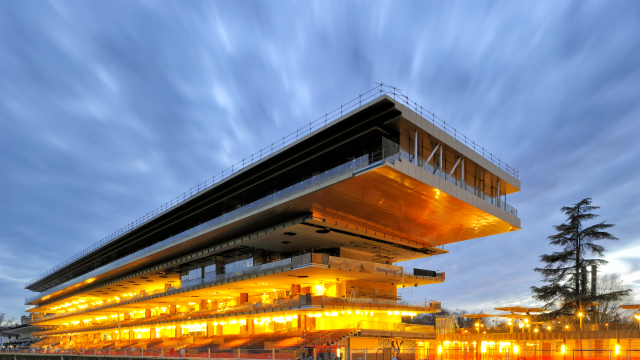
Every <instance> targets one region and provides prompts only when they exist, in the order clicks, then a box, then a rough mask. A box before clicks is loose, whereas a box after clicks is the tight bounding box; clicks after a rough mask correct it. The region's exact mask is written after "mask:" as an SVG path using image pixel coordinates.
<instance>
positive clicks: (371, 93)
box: [25, 84, 518, 287]
mask: <svg viewBox="0 0 640 360" xmlns="http://www.w3.org/2000/svg"><path fill="white" fill-rule="evenodd" d="M378 85H379V86H376V87H374V88H373V89H370V90H368V91H366V92H365V93H363V94H361V95H359V96H358V97H356V98H354V99H352V100H350V101H348V102H346V103H345V104H341V105H340V107H339V108H335V109H334V110H333V111H330V112H328V113H325V115H324V116H321V117H319V118H317V119H316V120H314V121H311V122H310V123H309V124H308V125H306V126H304V127H302V128H300V129H298V130H296V131H295V132H292V133H290V134H289V135H286V136H283V137H282V139H281V140H278V141H276V142H273V143H271V144H270V145H269V146H266V147H265V148H263V149H261V150H260V151H257V152H255V153H253V154H251V156H247V157H246V158H243V159H242V160H241V161H238V162H237V163H236V164H234V165H231V167H229V168H227V169H225V170H223V171H221V172H220V173H218V174H217V175H215V176H213V177H212V178H210V179H208V180H206V181H205V182H203V183H201V184H198V185H197V186H194V187H192V188H190V189H189V190H187V191H185V192H184V193H182V194H180V195H179V196H177V197H176V198H174V199H172V200H170V201H169V202H167V203H165V204H164V205H162V206H160V207H159V208H157V209H155V210H153V211H151V212H149V213H147V214H145V215H144V216H142V217H140V218H139V219H137V220H136V221H133V222H131V223H130V224H127V225H126V226H124V227H123V228H121V229H119V230H117V231H116V232H114V233H112V234H111V235H109V236H107V237H106V238H104V239H102V240H100V241H98V242H96V243H95V244H93V245H91V246H90V247H88V248H86V249H85V250H83V251H81V252H79V253H77V254H75V255H73V256H71V257H70V258H68V259H67V260H65V261H63V262H61V263H60V264H58V265H56V266H54V267H53V268H51V269H50V270H48V271H46V272H44V273H42V274H41V275H39V276H38V277H36V278H35V279H33V280H30V281H29V282H27V283H26V284H25V287H29V286H30V285H32V284H34V283H36V282H38V281H40V280H42V279H43V278H45V277H47V276H48V275H50V274H52V273H54V272H55V271H57V270H59V269H61V268H63V267H64V266H66V265H68V264H70V263H72V262H73V261H75V260H77V259H80V258H82V257H83V256H85V255H87V254H89V253H91V252H93V251H94V250H96V249H99V248H101V247H102V246H104V245H106V244H108V243H110V242H112V241H114V240H115V239H117V238H119V237H120V236H121V235H123V234H126V233H128V232H129V231H131V230H133V229H135V228H137V227H138V226H139V225H141V224H144V223H146V222H147V221H149V220H150V219H152V218H154V217H156V216H158V215H159V214H161V213H163V212H165V211H167V210H169V209H171V208H173V207H174V206H177V205H179V204H181V203H183V202H184V201H186V200H188V199H190V198H192V197H194V196H196V195H198V194H200V193H202V192H203V191H205V190H208V189H210V188H211V187H212V186H214V185H215V184H217V183H219V182H220V181H222V180H224V179H226V178H228V177H229V176H231V175H233V174H234V173H237V172H238V171H240V170H242V169H244V168H246V167H248V166H250V165H252V164H253V163H255V162H256V161H259V160H261V159H264V158H265V157H267V156H269V155H271V154H273V153H274V152H276V151H278V150H281V149H282V148H284V147H285V146H287V145H289V144H291V143H293V142H295V141H297V140H298V139H300V138H302V137H304V136H306V135H308V134H311V133H312V132H313V131H315V130H317V129H319V128H321V127H324V126H326V125H327V124H328V123H330V122H332V121H334V120H336V119H339V118H340V117H342V116H343V115H344V114H346V113H347V112H349V111H351V110H354V109H356V108H358V107H360V106H362V104H363V103H365V104H366V102H368V101H370V100H373V99H374V98H376V97H378V96H380V95H383V94H387V95H389V96H392V97H393V98H394V99H396V100H398V101H400V102H402V103H404V104H405V105H407V106H408V107H409V108H411V109H412V110H414V111H415V112H416V113H419V114H420V115H421V116H423V117H424V118H426V119H428V120H430V121H431V122H433V123H434V124H435V125H436V126H438V127H440V128H441V129H442V130H444V131H445V132H446V133H448V134H450V135H451V136H453V137H454V138H455V139H457V140H459V141H461V142H462V143H464V144H465V145H467V146H468V147H470V148H471V149H473V150H474V151H475V152H477V153H478V154H480V155H482V156H483V157H484V158H486V159H487V160H489V161H491V162H492V163H493V164H495V165H496V166H498V167H499V168H501V169H503V170H504V171H506V172H507V173H509V174H510V175H512V176H514V177H516V178H518V171H517V170H515V169H513V168H512V167H510V166H509V165H507V164H506V163H504V162H503V161H501V160H500V158H497V157H495V156H494V155H493V154H492V153H491V152H488V151H487V150H485V149H484V148H483V147H482V146H479V145H478V144H476V143H475V142H473V141H471V139H469V138H467V137H466V136H465V135H463V134H462V133H460V132H459V131H458V130H457V129H456V128H454V127H451V125H449V124H447V123H446V122H445V121H444V120H442V119H440V118H438V117H437V116H436V115H435V114H434V113H432V112H429V111H427V110H426V109H424V108H423V107H422V106H420V105H419V104H418V103H416V102H415V101H413V100H411V99H409V97H407V96H406V95H404V94H402V92H401V91H400V89H398V88H396V87H393V86H389V85H385V84H378Z"/></svg>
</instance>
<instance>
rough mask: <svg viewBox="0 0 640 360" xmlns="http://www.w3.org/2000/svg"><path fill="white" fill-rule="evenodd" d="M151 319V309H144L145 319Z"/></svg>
mask: <svg viewBox="0 0 640 360" xmlns="http://www.w3.org/2000/svg"><path fill="white" fill-rule="evenodd" d="M150 317H151V309H144V318H145V319H148V318H150Z"/></svg>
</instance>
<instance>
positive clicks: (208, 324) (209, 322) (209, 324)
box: [207, 321, 215, 336]
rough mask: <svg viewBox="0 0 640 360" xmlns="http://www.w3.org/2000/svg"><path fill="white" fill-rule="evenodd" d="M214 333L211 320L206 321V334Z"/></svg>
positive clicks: (211, 334)
mask: <svg viewBox="0 0 640 360" xmlns="http://www.w3.org/2000/svg"><path fill="white" fill-rule="evenodd" d="M213 335H215V328H214V327H213V322H211V321H208V322H207V336H213Z"/></svg>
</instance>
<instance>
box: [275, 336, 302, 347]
mask: <svg viewBox="0 0 640 360" xmlns="http://www.w3.org/2000/svg"><path fill="white" fill-rule="evenodd" d="M303 342H304V339H303V338H302V337H300V336H293V337H288V338H284V339H282V340H279V341H277V342H275V343H274V344H273V347H274V348H276V349H290V348H295V347H298V346H300V344H302V343H303Z"/></svg>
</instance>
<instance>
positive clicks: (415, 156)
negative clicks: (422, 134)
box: [413, 129, 418, 165]
mask: <svg viewBox="0 0 640 360" xmlns="http://www.w3.org/2000/svg"><path fill="white" fill-rule="evenodd" d="M414 134H415V136H414V140H413V164H414V165H418V129H416V130H415V132H414Z"/></svg>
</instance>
